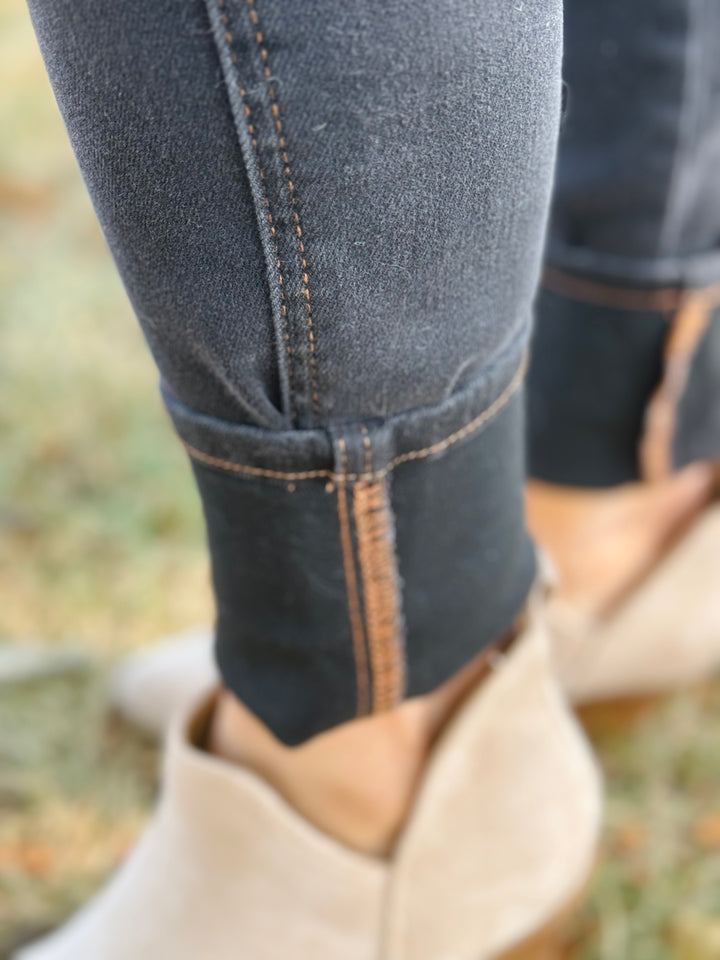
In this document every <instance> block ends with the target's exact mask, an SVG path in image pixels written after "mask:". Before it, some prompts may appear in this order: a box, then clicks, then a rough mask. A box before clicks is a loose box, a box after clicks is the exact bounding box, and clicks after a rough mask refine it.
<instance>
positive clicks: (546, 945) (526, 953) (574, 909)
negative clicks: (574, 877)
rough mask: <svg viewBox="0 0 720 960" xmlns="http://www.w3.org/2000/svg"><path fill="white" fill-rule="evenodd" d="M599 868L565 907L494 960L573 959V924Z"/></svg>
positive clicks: (591, 872)
mask: <svg viewBox="0 0 720 960" xmlns="http://www.w3.org/2000/svg"><path fill="white" fill-rule="evenodd" d="M594 875H595V867H594V866H593V869H592V870H591V871H590V875H589V876H588V879H587V880H586V881H585V883H584V884H583V885H582V887H581V888H580V890H579V891H578V892H577V893H576V894H575V895H574V896H573V897H571V898H570V900H568V902H567V903H566V904H565V906H564V907H561V908H560V910H558V912H557V913H556V914H555V915H554V916H553V917H552V919H551V920H549V921H548V923H546V924H545V926H543V927H541V928H540V929H539V930H537V931H536V932H535V933H533V934H532V935H531V936H529V937H528V938H527V939H525V940H523V941H522V942H521V943H518V944H516V945H515V946H514V947H512V948H511V949H510V950H508V951H506V952H505V953H501V954H498V956H497V957H496V958H494V960H569V957H570V952H571V950H572V936H571V932H572V923H573V920H574V919H575V917H576V915H577V914H578V912H579V910H580V908H581V907H582V905H583V903H584V902H585V900H586V899H587V895H588V891H589V889H590V884H591V882H592V878H593V876H594Z"/></svg>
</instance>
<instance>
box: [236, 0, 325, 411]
mask: <svg viewBox="0 0 720 960" xmlns="http://www.w3.org/2000/svg"><path fill="white" fill-rule="evenodd" d="M245 2H246V4H247V9H248V13H249V16H250V21H251V23H252V26H253V33H254V37H255V41H256V43H257V45H258V49H259V51H260V58H261V60H262V62H263V74H264V76H265V82H266V84H267V91H268V96H269V98H270V101H271V106H270V110H271V112H272V115H273V122H274V124H275V131H276V134H277V148H278V151H279V153H280V157H281V159H282V162H283V174H284V176H285V182H286V184H287V189H288V196H289V198H290V204H291V206H292V216H293V221H294V223H295V235H296V237H297V242H298V251H299V254H300V264H301V267H302V275H301V279H302V287H303V296H304V300H305V311H306V322H307V338H308V344H309V348H310V390H311V394H312V408H313V412H314V413H316V414H318V413H319V412H320V398H319V395H318V384H317V359H316V355H315V331H314V324H313V308H312V302H311V299H310V280H309V276H308V265H307V258H306V253H307V251H306V248H305V240H304V232H303V227H302V223H301V220H300V214H299V212H298V203H297V189H296V187H295V183H294V181H293V177H292V172H291V170H290V157H289V155H288V151H287V140H286V137H285V130H284V127H283V122H282V118H281V116H280V107H279V105H278V98H277V93H276V91H275V86H274V83H273V74H272V70H271V69H270V62H269V56H268V52H267V47H266V46H265V39H264V36H263V32H262V28H261V25H260V18H259V16H258V12H257V9H256V7H255V0H245Z"/></svg>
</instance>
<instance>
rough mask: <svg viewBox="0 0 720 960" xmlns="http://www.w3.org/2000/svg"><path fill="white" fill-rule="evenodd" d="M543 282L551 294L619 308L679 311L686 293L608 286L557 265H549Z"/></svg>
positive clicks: (674, 290) (662, 311) (663, 311)
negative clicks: (573, 274)
mask: <svg viewBox="0 0 720 960" xmlns="http://www.w3.org/2000/svg"><path fill="white" fill-rule="evenodd" d="M542 285H543V287H545V289H546V290H550V291H551V293H558V294H560V295H561V296H564V297H568V298H569V299H570V300H580V301H581V302H583V303H594V304H596V305H597V306H600V307H613V308H615V309H617V310H657V311H659V312H660V313H666V312H669V311H671V310H676V309H677V308H678V306H679V304H680V301H681V299H682V296H683V291H682V289H681V288H680V287H664V288H661V289H655V290H651V289H648V290H642V289H631V288H629V287H613V286H609V285H608V286H606V285H605V284H604V283H596V282H594V281H593V280H584V279H583V278H581V277H575V276H572V275H571V274H569V273H565V272H564V271H562V270H558V269H556V268H555V267H546V269H545V271H544V273H543V278H542Z"/></svg>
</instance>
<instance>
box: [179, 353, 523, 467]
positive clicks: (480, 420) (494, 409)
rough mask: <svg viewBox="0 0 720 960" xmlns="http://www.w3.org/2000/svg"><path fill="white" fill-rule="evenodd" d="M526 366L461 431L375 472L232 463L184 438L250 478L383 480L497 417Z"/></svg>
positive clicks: (212, 461)
mask: <svg viewBox="0 0 720 960" xmlns="http://www.w3.org/2000/svg"><path fill="white" fill-rule="evenodd" d="M527 365H528V354H527V351H526V352H525V353H524V354H523V358H522V360H521V362H520V366H519V367H518V368H517V370H516V371H515V373H514V375H513V378H512V380H511V381H510V383H508V385H507V387H505V389H504V390H503V392H502V393H501V394H500V395H499V396H498V397H497V399H496V400H494V401H493V403H491V404H490V406H489V407H486V408H485V410H483V412H482V413H480V414H478V416H477V417H475V418H474V419H473V420H471V421H470V422H469V423H467V424H466V425H465V426H464V427H461V428H460V429H459V430H456V431H455V432H454V433H451V434H450V435H449V436H447V437H446V438H445V439H444V440H440V441H439V442H438V443H434V444H432V446H429V447H423V448H422V449H421V450H410V451H409V452H408V453H402V454H400V456H398V457H395V459H394V460H391V461H390V463H389V464H388V465H387V466H386V467H384V468H383V469H382V470H375V471H374V472H368V473H359V474H358V473H348V474H342V473H340V474H338V473H334V472H333V471H332V470H302V471H300V472H297V473H286V472H284V471H282V470H265V469H264V468H262V467H251V466H248V465H246V464H242V463H233V462H232V460H221V459H220V458H219V457H211V456H210V455H209V454H207V453H203V452H202V451H201V450H198V449H197V448H195V447H193V446H191V445H190V444H189V443H185V441H183V444H184V446H185V449H186V450H187V451H188V453H189V454H190V456H191V457H193V459H195V460H199V461H200V462H201V463H207V464H209V465H210V466H212V467H219V468H220V469H222V470H229V471H231V472H232V473H239V474H246V475H247V476H249V477H265V478H267V479H269V480H291V481H292V480H317V479H319V478H321V477H323V478H325V479H328V480H333V481H336V482H338V483H340V482H342V481H357V480H364V481H373V480H381V479H382V478H383V477H385V476H387V474H388V473H389V472H390V471H391V470H394V469H395V467H397V466H399V465H400V464H401V463H407V462H408V461H409V460H422V459H424V458H425V457H430V456H432V455H433V454H435V453H442V452H443V451H444V450H447V448H448V447H450V446H452V445H453V444H454V443H458V441H460V440H464V439H465V438H466V437H468V436H470V434H472V433H474V432H475V431H476V430H479V429H480V427H482V426H483V425H484V424H485V423H487V421H488V420H490V419H492V417H494V416H495V414H496V413H498V412H499V411H500V410H501V409H502V408H503V407H504V406H505V404H506V403H507V402H508V401H509V400H510V399H511V398H512V396H513V395H514V394H515V393H516V392H517V390H518V389H519V387H520V385H521V384H522V382H523V379H524V377H525V372H526V370H527Z"/></svg>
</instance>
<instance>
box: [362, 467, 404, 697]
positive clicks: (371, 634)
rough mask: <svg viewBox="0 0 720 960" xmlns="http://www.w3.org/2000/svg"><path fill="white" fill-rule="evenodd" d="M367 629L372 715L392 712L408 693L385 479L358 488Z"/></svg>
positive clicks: (363, 484)
mask: <svg viewBox="0 0 720 960" xmlns="http://www.w3.org/2000/svg"><path fill="white" fill-rule="evenodd" d="M353 507H354V515H355V530H356V533H357V550H358V560H359V562H360V573H361V578H362V585H363V605H364V607H365V629H366V631H367V641H368V649H369V651H370V664H371V667H372V689H373V713H379V712H380V711H383V710H390V709H392V707H394V706H397V704H398V703H399V702H400V701H401V700H402V697H403V693H404V686H405V684H404V679H405V678H404V658H403V655H402V638H401V633H400V600H399V596H398V585H397V570H396V564H395V549H394V545H393V541H392V535H391V514H390V503H389V501H388V496H387V485H386V483H385V481H384V480H383V481H380V482H378V483H358V484H356V485H355V486H354V487H353Z"/></svg>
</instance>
